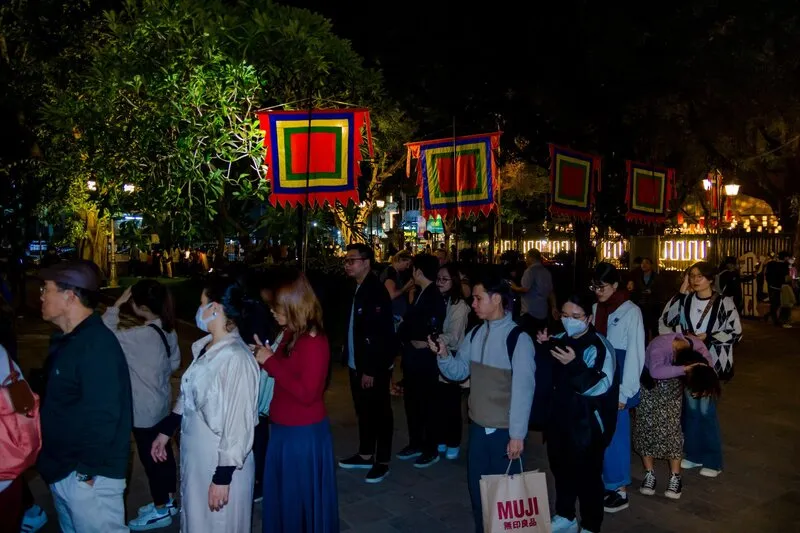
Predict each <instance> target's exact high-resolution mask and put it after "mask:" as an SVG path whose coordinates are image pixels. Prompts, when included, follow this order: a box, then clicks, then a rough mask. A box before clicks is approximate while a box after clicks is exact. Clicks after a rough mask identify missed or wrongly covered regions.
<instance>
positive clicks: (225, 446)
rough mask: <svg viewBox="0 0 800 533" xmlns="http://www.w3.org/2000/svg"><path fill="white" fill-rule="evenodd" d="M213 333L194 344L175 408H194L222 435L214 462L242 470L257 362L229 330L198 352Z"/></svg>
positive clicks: (254, 417)
mask: <svg viewBox="0 0 800 533" xmlns="http://www.w3.org/2000/svg"><path fill="white" fill-rule="evenodd" d="M209 342H211V335H208V336H206V337H203V338H202V339H200V340H198V341H196V342H195V343H194V344H192V356H193V357H194V360H193V361H192V364H191V365H189V368H187V369H186V372H184V374H183V378H182V379H181V392H180V394H179V395H178V401H177V402H176V404H175V408H174V409H173V412H175V413H176V414H179V415H186V414H188V413H187V411H192V412H193V414H194V415H195V416H199V417H200V419H201V420H202V421H203V422H204V423H205V424H206V425H207V426H208V428H209V429H210V430H211V432H212V433H214V434H215V435H217V436H218V437H219V438H220V442H219V462H218V463H217V464H218V466H235V467H236V468H241V467H242V465H243V464H244V460H245V458H246V457H247V454H248V453H250V450H251V449H252V447H253V435H254V428H255V426H256V424H257V423H258V409H257V405H258V363H257V362H256V360H255V357H253V354H252V353H251V352H250V349H249V348H248V346H247V345H246V344H245V343H244V341H243V340H242V338H241V337H240V336H239V331H238V330H233V331H232V332H230V333H229V334H228V335H226V336H225V337H224V338H223V339H222V340H220V341H219V342H218V343H216V344H215V345H214V346H212V347H211V348H209V349H208V350H207V351H206V352H205V353H204V354H202V355H201V352H202V350H203V348H204V347H205V346H206V345H207V344H208V343H209Z"/></svg>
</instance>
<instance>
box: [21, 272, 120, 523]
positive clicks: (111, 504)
mask: <svg viewBox="0 0 800 533" xmlns="http://www.w3.org/2000/svg"><path fill="white" fill-rule="evenodd" d="M40 277H41V278H42V280H44V286H43V287H42V292H41V301H42V318H44V319H45V320H46V321H48V322H52V323H53V324H55V325H56V326H58V328H59V329H60V330H61V331H62V333H60V334H57V335H55V336H54V337H53V340H52V341H51V346H50V358H49V376H48V379H47V394H46V395H45V399H44V401H43V403H42V410H41V424H42V451H41V453H40V454H39V460H38V462H37V465H36V467H37V469H38V470H39V474H41V476H42V478H43V479H44V481H45V482H46V483H48V484H49V485H50V492H52V494H53V501H54V503H55V508H56V511H57V512H58V521H59V524H60V526H61V531H63V532H64V533H84V532H85V533H114V532H123V531H124V532H127V531H128V528H127V527H126V526H125V503H124V501H123V493H124V491H125V475H126V473H127V470H128V460H129V459H130V451H131V447H130V444H131V427H132V425H133V411H132V404H131V380H130V374H129V373H128V363H127V362H126V361H125V355H124V354H123V353H122V348H121V347H120V345H119V341H118V340H117V338H116V337H115V336H114V334H113V333H112V332H111V330H110V329H108V328H107V327H106V326H105V324H103V321H102V320H101V319H100V315H98V314H97V313H95V312H94V307H95V306H96V305H97V299H98V294H99V290H100V286H99V285H100V283H99V271H98V269H97V267H96V266H95V265H94V264H93V263H90V262H88V261H77V262H74V263H59V264H57V265H54V266H52V267H51V268H48V269H43V270H42V271H41V273H40Z"/></svg>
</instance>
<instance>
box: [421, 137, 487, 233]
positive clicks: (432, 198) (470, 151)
mask: <svg viewBox="0 0 800 533" xmlns="http://www.w3.org/2000/svg"><path fill="white" fill-rule="evenodd" d="M406 146H407V148H408V156H407V161H406V173H407V175H408V176H409V177H410V176H411V160H412V159H416V160H417V184H418V185H419V188H420V198H422V211H423V213H424V214H425V216H426V217H436V216H438V215H441V217H442V218H445V219H446V218H452V217H462V216H469V215H472V214H477V213H483V214H484V215H488V214H489V213H490V212H491V211H492V210H493V209H494V207H495V198H496V196H497V187H498V183H499V180H498V176H497V162H496V161H495V150H497V149H498V148H499V146H500V132H496V133H488V134H483V135H470V136H467V137H455V138H450V139H438V140H435V141H422V142H414V143H408V144H406Z"/></svg>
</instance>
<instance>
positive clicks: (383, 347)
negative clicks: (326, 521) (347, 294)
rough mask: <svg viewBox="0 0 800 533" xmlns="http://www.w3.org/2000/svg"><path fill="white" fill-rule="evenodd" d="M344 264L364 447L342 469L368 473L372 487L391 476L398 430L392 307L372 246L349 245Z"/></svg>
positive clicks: (350, 358) (349, 352) (348, 348)
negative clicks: (350, 282)
mask: <svg viewBox="0 0 800 533" xmlns="http://www.w3.org/2000/svg"><path fill="white" fill-rule="evenodd" d="M344 264H345V266H344V269H345V272H346V273H347V275H348V276H349V277H351V278H353V279H354V280H355V282H356V287H355V293H354V294H353V301H352V303H351V305H350V318H349V320H348V321H347V333H346V336H345V338H346V341H345V346H344V354H343V355H344V358H345V361H346V363H347V366H348V368H349V369H350V390H351V392H352V394H353V403H354V404H355V408H356V416H357V417H358V435H359V440H360V443H359V447H358V453H357V454H355V455H353V456H352V457H349V458H347V459H342V460H341V461H339V466H340V467H342V468H346V469H358V468H363V469H369V472H368V473H367V478H366V481H367V483H380V482H381V481H383V479H384V478H385V477H386V476H387V475H388V473H389V459H390V458H391V455H392V432H393V429H394V418H393V415H392V405H391V402H390V397H389V381H390V379H391V375H392V371H391V369H392V364H393V361H394V354H395V343H394V319H393V317H392V301H391V298H390V297H389V292H388V291H387V290H386V287H384V286H383V284H382V283H381V282H380V280H378V277H377V276H376V275H375V274H374V273H373V272H372V250H370V248H369V247H368V246H366V245H365V244H351V245H349V246H348V247H347V256H346V257H345V260H344Z"/></svg>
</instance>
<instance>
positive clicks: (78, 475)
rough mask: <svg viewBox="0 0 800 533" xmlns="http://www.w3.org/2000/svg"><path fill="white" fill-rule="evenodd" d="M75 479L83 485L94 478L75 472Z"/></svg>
mask: <svg viewBox="0 0 800 533" xmlns="http://www.w3.org/2000/svg"><path fill="white" fill-rule="evenodd" d="M75 477H76V478H78V481H82V482H83V483H88V482H89V481H91V480H93V479H94V476H92V475H89V474H81V473H79V472H75Z"/></svg>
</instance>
